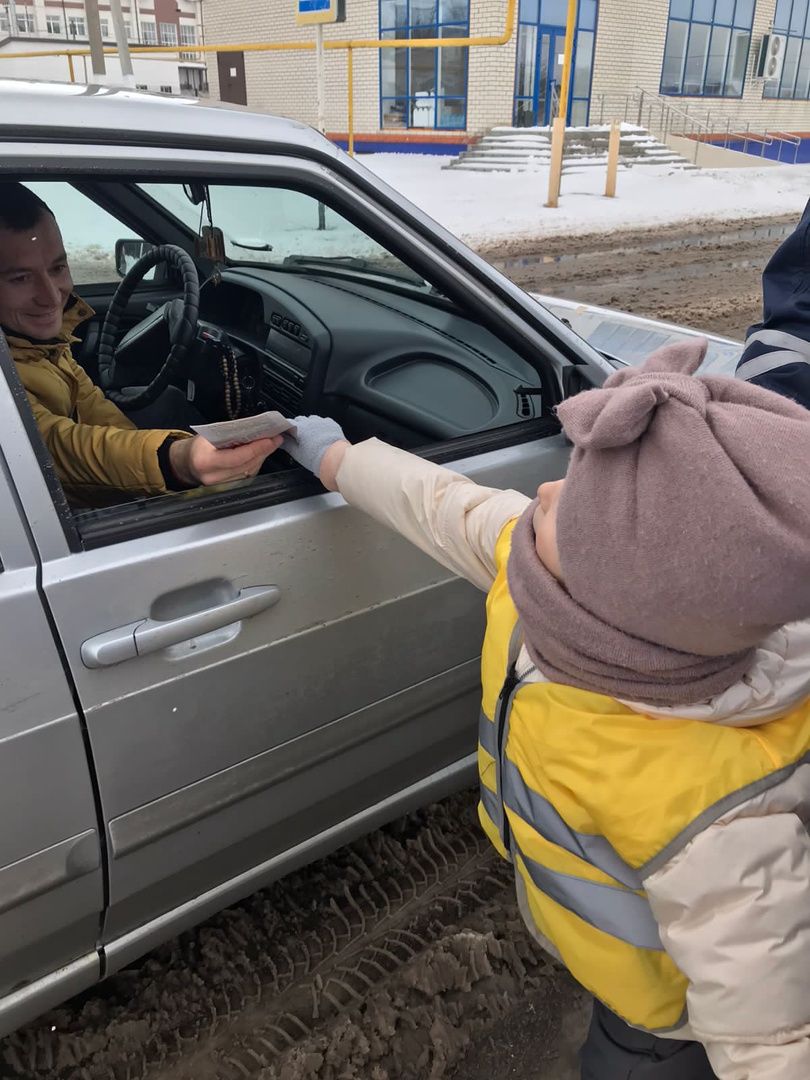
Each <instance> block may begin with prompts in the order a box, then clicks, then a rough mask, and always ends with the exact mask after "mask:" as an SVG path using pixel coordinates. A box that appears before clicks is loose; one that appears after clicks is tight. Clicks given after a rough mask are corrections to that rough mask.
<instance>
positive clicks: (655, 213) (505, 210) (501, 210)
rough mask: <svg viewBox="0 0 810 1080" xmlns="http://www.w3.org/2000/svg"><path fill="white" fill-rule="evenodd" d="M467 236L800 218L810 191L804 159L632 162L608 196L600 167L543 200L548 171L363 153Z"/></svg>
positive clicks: (483, 240)
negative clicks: (690, 167) (683, 165)
mask: <svg viewBox="0 0 810 1080" xmlns="http://www.w3.org/2000/svg"><path fill="white" fill-rule="evenodd" d="M358 160H359V161H361V162H362V163H363V164H364V165H366V166H367V167H368V168H369V169H371V170H372V172H375V173H376V174H377V175H378V176H379V177H380V178H381V179H383V180H385V181H386V182H387V183H389V184H390V185H391V186H392V187H395V188H397V190H399V191H401V192H402V194H403V195H405V196H406V197H407V198H408V199H410V200H411V201H412V202H414V203H416V205H417V206H419V207H420V209H422V210H424V211H425V213H427V214H430V216H431V217H433V218H435V219H436V220H437V221H438V222H440V223H441V224H442V225H444V226H445V227H446V228H448V229H449V230H450V231H451V232H453V233H455V234H456V235H457V236H460V237H461V238H462V239H463V240H465V241H466V242H468V243H470V244H473V245H479V244H487V243H489V242H491V241H496V240H500V239H506V238H509V239H514V238H517V237H520V238H523V239H529V238H531V237H538V238H539V237H543V236H553V235H560V234H565V233H571V234H581V233H593V232H607V231H613V230H624V229H632V228H648V227H650V226H654V225H665V224H677V223H683V222H687V221H694V220H698V219H700V220H705V219H714V220H717V221H729V220H734V219H742V220H745V219H748V218H752V217H766V216H768V215H776V214H791V213H795V214H796V215H797V216H798V214H799V213H800V212H801V210H802V209H803V208H804V205H805V203H806V202H807V199H808V196H810V165H785V166H781V167H779V168H766V169H705V170H698V171H696V172H684V171H680V170H672V169H670V168H669V167H667V166H660V167H659V166H648V165H645V166H637V167H635V168H633V169H623V170H621V171H620V173H619V182H618V191H617V197H616V198H615V199H606V198H604V196H603V194H602V192H603V190H604V185H605V170H604V169H603V168H588V169H584V168H583V169H581V171H574V172H571V173H567V174H565V175H564V176H563V186H562V195H561V198H560V205H559V207H558V208H557V209H556V210H550V209H547V208H546V207H545V206H544V205H543V204H544V202H545V201H546V196H547V192H548V172H547V170H541V171H538V172H536V173H474V172H459V171H456V170H455V169H445V168H443V166H444V165H446V164H447V158H441V157H435V156H431V155H417V154H369V155H362V156H361V157H359V158H358Z"/></svg>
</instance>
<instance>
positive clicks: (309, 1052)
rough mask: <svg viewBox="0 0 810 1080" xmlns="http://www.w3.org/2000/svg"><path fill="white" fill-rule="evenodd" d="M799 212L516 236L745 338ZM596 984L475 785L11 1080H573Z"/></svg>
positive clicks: (568, 291)
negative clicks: (655, 227)
mask: <svg viewBox="0 0 810 1080" xmlns="http://www.w3.org/2000/svg"><path fill="white" fill-rule="evenodd" d="M791 224H792V222H789V221H787V220H786V219H775V220H772V221H767V222H762V221H757V222H749V223H746V225H745V226H744V227H742V228H741V227H740V226H739V225H738V226H735V227H734V228H725V229H724V228H720V227H718V226H717V225H716V223H715V224H705V225H701V224H697V225H695V226H693V227H690V228H688V229H685V228H677V229H674V228H673V229H663V230H661V231H659V232H656V233H651V232H639V233H632V234H631V233H627V234H624V235H618V236H617V235H614V236H610V237H606V236H593V237H585V238H578V239H577V240H576V241H570V242H565V241H562V240H560V239H553V240H549V241H547V242H544V243H543V244H542V245H538V244H523V245H520V244H517V243H510V244H500V245H498V246H497V248H495V247H493V248H491V249H490V250H488V251H486V252H485V254H487V256H488V257H489V258H491V259H492V261H493V262H496V263H498V264H499V265H500V266H502V267H503V268H504V269H505V270H506V271H507V272H508V273H509V274H510V275H511V276H512V277H513V278H514V279H515V280H516V281H517V282H518V283H519V284H521V285H522V286H523V287H524V288H527V289H529V290H532V291H538V292H545V293H548V294H552V295H559V296H564V297H569V298H572V299H581V300H585V301H590V302H592V303H597V304H601V305H604V306H616V307H619V308H622V309H624V310H628V311H632V312H634V313H637V314H641V315H651V316H655V317H658V318H662V319H666V320H668V321H672V322H676V323H680V324H684V325H688V326H692V327H696V328H698V329H704V330H708V331H713V332H715V333H720V334H725V335H728V336H730V337H735V338H739V337H741V336H742V335H743V334H744V332H745V329H746V328H747V326H748V325H749V324H750V323H751V322H752V321H754V319H755V318H756V317H757V315H758V312H759V309H760V304H761V299H760V284H759V282H760V274H761V271H762V267H763V265H764V263H765V262H766V260H767V259H768V257H769V256H770V254H771V253H772V251H773V250H774V248H775V247H776V245H777V244H778V243H779V240H780V239H781V238H782V236H783V235H784V234H785V233H786V231H787V230H788V229H789V227H790V225H791ZM587 1011H588V1005H587V1000H586V998H585V995H583V994H582V993H581V992H580V991H579V990H578V989H577V988H576V987H575V986H574V985H573V984H572V982H571V980H570V979H568V977H567V976H566V975H565V974H564V973H563V972H561V971H560V970H559V969H558V968H557V967H556V966H555V965H554V964H553V963H551V962H550V961H549V960H547V959H546V958H545V957H544V956H542V955H541V954H540V953H539V952H538V951H537V950H536V949H535V947H534V946H533V945H532V943H531V942H530V941H529V939H528V936H527V934H526V933H525V931H524V930H523V928H522V925H521V922H520V919H519V916H518V912H517V909H516V905H515V901H514V895H513V888H512V885H511V880H510V875H509V873H508V870H507V868H506V867H505V866H504V865H503V864H502V863H500V861H499V860H498V858H497V857H496V855H495V853H494V852H493V851H492V850H491V849H490V848H489V846H488V845H487V844H486V843H485V841H484V838H483V835H482V834H481V832H480V829H479V827H478V824H477V820H476V817H475V796H474V793H473V792H464V793H461V794H460V795H457V796H454V797H453V798H451V799H448V800H445V801H444V802H442V803H440V804H437V805H436V806H434V807H430V808H428V809H426V810H424V811H420V812H419V813H416V814H413V815H411V816H409V817H408V818H406V819H404V820H402V821H398V822H396V823H394V824H393V825H391V826H388V827H386V828H384V829H381V830H379V831H377V832H376V833H374V834H372V835H371V836H369V837H366V838H365V839H363V840H360V841H358V842H357V843H355V844H352V845H350V846H348V847H346V848H344V849H342V850H341V851H339V852H337V853H336V854H335V855H333V856H331V857H329V858H327V859H324V860H321V861H320V862H318V863H316V864H314V865H313V866H311V867H309V868H307V869H305V870H302V871H301V872H299V873H297V874H294V875H292V876H291V877H289V878H287V879H286V880H284V881H282V882H279V883H277V884H275V885H273V886H272V887H270V888H268V889H265V890H263V891H262V892H260V893H257V894H256V895H254V896H252V897H250V898H249V899H248V900H245V901H244V902H243V903H241V904H238V905H236V906H235V907H233V908H230V909H229V910H228V911H225V912H223V913H221V914H220V915H218V916H216V917H215V918H213V919H211V920H209V921H208V922H207V923H205V924H203V925H202V926H200V927H198V928H196V929H195V930H193V931H190V932H188V933H187V934H184V935H182V936H181V937H180V938H178V939H176V940H174V941H171V942H169V943H167V944H166V945H164V946H163V947H161V948H159V949H157V950H156V951H154V952H153V953H151V954H150V955H149V956H147V957H146V958H145V959H144V960H142V961H141V962H140V963H139V964H137V965H135V966H133V967H131V968H129V969H127V970H125V971H123V972H121V973H120V974H118V975H116V976H114V977H113V978H111V979H110V980H108V981H107V982H106V983H104V984H102V985H101V986H99V987H97V988H95V989H93V990H91V991H89V992H88V993H86V994H84V995H82V996H81V997H79V998H76V999H74V1000H73V1001H71V1002H68V1003H67V1004H66V1005H64V1006H62V1007H61V1008H58V1009H56V1010H54V1011H53V1012H51V1013H49V1014H47V1015H46V1016H44V1017H42V1018H41V1019H40V1020H39V1021H37V1022H36V1023H34V1024H32V1025H30V1026H28V1027H27V1028H24V1029H22V1030H21V1031H18V1032H17V1033H15V1034H14V1035H13V1036H11V1037H9V1038H7V1039H5V1040H3V1041H0V1077H1V1078H3V1080H7V1078H15V1080H33V1078H38V1080H491V1078H492V1077H493V1076H496V1075H497V1076H499V1077H502V1078H504V1080H529V1078H531V1080H574V1078H575V1077H576V1076H577V1069H576V1047H577V1045H578V1044H579V1042H580V1041H581V1038H582V1035H583V1032H584V1026H585V1024H586V1022H587Z"/></svg>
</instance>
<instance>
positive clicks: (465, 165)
mask: <svg viewBox="0 0 810 1080" xmlns="http://www.w3.org/2000/svg"><path fill="white" fill-rule="evenodd" d="M609 137H610V128H608V127H604V126H599V127H591V128H569V129H568V131H567V132H566V137H565V154H564V158H563V171H564V172H570V171H572V170H576V171H579V170H581V169H587V168H604V167H605V164H606V162H607V151H608V139H609ZM619 154H620V157H619V163H620V166H623V167H625V168H635V167H636V166H639V165H659V166H660V165H666V166H668V167H669V168H672V169H694V168H695V166H694V165H693V164H692V163H691V162H689V161H687V160H686V158H684V157H681V155H680V154H678V153H676V152H675V151H674V150H672V149H671V148H670V147H668V146H666V145H665V144H664V143H662V142H659V141H658V139H656V138H654V136H652V135H650V133H649V132H648V131H645V130H644V129H643V128H639V127H634V126H632V125H630V124H623V125H622V134H621V142H620V149H619ZM550 160H551V131H550V129H549V128H511V127H495V128H492V130H491V131H489V132H487V134H486V135H484V136H483V137H482V138H481V139H480V140H479V141H478V142H477V143H475V144H473V145H472V146H471V147H470V148H469V150H466V151H465V152H464V153H463V154H461V155H460V156H459V157H457V158H453V160H452V161H451V162H450V163H449V164H448V165H445V168H446V169H462V170H464V171H467V172H539V171H541V170H543V169H545V168H547V167H548V164H549V162H550Z"/></svg>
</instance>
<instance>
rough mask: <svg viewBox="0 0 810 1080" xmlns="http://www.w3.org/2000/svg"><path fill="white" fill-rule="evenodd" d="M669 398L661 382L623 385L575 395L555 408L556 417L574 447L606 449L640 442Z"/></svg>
mask: <svg viewBox="0 0 810 1080" xmlns="http://www.w3.org/2000/svg"><path fill="white" fill-rule="evenodd" d="M669 396H670V395H669V391H668V390H667V389H666V387H665V385H664V384H662V383H658V382H646V381H641V382H636V383H625V384H624V385H623V386H615V387H603V388H602V389H601V390H586V391H585V392H584V393H582V394H577V395H576V396H575V397H572V398H571V399H570V400H568V401H565V402H563V404H562V405H560V406H558V408H557V415H558V416H559V418H560V420H561V421H562V425H563V428H564V429H565V433H566V435H567V436H568V438H569V439H570V440H571V442H573V444H574V446H577V447H579V448H581V449H583V450H608V449H611V448H613V447H616V446H628V445H629V444H630V443H632V442H635V441H636V439H639V438H640V437H641V436H642V435H643V434H644V432H645V431H646V430H647V428H648V427H649V425H650V421H651V420H652V417H653V414H654V413H655V410H656V409H657V408H658V406H659V405H661V404H662V403H663V402H664V401H666V400H667V399H668V398H669Z"/></svg>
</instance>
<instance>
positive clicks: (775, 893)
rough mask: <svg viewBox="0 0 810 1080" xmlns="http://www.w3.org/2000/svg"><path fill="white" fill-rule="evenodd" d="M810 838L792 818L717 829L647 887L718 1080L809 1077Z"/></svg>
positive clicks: (745, 819) (776, 816)
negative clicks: (685, 980) (683, 981)
mask: <svg viewBox="0 0 810 1080" xmlns="http://www.w3.org/2000/svg"><path fill="white" fill-rule="evenodd" d="M808 882H810V836H808V832H807V825H806V823H805V822H804V821H803V820H802V817H801V816H800V813H798V812H795V813H791V812H784V811H783V812H779V813H772V814H767V815H765V816H762V817H756V816H755V817H751V816H739V817H737V818H735V819H733V820H726V821H723V822H717V823H715V824H713V825H711V826H709V828H707V829H706V830H705V831H704V832H702V833H700V834H699V835H698V836H697V837H695V838H694V839H693V840H692V841H691V842H690V843H689V844H688V845H687V846H686V847H685V848H684V849H683V850H682V851H681V852H679V853H678V854H677V855H676V856H674V857H673V859H672V860H671V861H670V862H669V863H667V864H666V865H665V866H664V867H663V868H662V869H661V870H659V871H658V872H657V873H655V874H653V875H651V877H650V878H648V879H647V881H646V882H645V888H646V890H647V894H648V896H649V898H650V903H651V905H652V909H653V912H654V914H655V916H656V918H657V920H658V923H659V926H660V930H661V940H662V942H663V944H664V947H665V948H666V950H667V952H668V953H669V954H670V956H671V957H672V958H673V960H674V961H675V962H676V964H677V965H678V967H679V968H680V969H681V971H682V972H683V973H684V975H685V976H686V977H687V978H688V979H689V988H688V991H687V1002H688V1008H689V1026H690V1028H691V1030H692V1033H693V1034H694V1035H695V1037H696V1038H698V1039H699V1040H700V1041H701V1042H702V1043H703V1045H704V1046H705V1047H706V1051H707V1053H708V1055H709V1059H710V1061H711V1064H712V1068H713V1069H714V1071H715V1072H716V1074H717V1076H718V1077H719V1080H807V1077H810V887H809V886H808Z"/></svg>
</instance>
